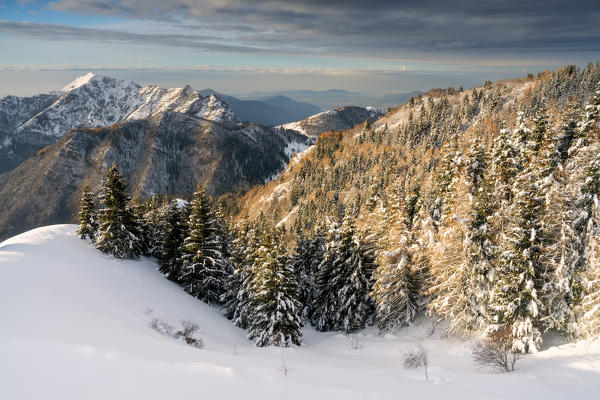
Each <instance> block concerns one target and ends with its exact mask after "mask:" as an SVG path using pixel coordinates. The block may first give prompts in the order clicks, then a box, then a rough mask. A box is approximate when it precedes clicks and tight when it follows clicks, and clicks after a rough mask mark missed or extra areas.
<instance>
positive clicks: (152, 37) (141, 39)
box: [0, 20, 273, 53]
mask: <svg viewBox="0 0 600 400" xmlns="http://www.w3.org/2000/svg"><path fill="white" fill-rule="evenodd" d="M0 32H3V33H8V34H13V35H21V36H29V37H34V38H40V39H50V40H75V41H89V42H109V43H126V44H131V43H133V44H150V45H159V46H171V47H185V48H192V49H199V50H207V51H221V52H233V53H252V52H254V53H271V52H272V51H273V50H272V49H269V48H260V47H256V46H250V45H243V44H228V43H225V42H224V41H223V39H222V38H220V37H217V36H206V35H198V34H147V33H132V32H123V31H117V30H109V29H95V28H81V27H75V26H70V25H57V24H40V23H31V22H20V21H2V20H0Z"/></svg>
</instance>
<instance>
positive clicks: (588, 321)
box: [576, 235, 600, 340]
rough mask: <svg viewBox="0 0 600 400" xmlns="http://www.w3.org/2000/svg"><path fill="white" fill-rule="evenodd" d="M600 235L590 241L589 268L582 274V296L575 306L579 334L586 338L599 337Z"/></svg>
mask: <svg viewBox="0 0 600 400" xmlns="http://www.w3.org/2000/svg"><path fill="white" fill-rule="evenodd" d="M599 245H600V236H598V235H595V236H594V237H593V239H592V240H591V242H590V248H589V251H590V254H589V261H590V266H589V268H588V269H587V270H586V271H585V272H583V274H582V289H583V296H582V299H581V304H580V305H579V306H578V307H577V309H576V310H577V314H578V315H579V320H578V328H579V332H578V333H579V335H580V336H581V337H584V338H587V339H592V340H593V339H597V338H599V337H600V252H599V250H600V246H599Z"/></svg>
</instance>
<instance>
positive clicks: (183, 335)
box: [150, 318, 204, 349]
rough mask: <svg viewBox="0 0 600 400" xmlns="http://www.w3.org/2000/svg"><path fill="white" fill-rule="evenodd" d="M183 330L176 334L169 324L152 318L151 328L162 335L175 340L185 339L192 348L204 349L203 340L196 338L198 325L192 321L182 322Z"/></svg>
mask: <svg viewBox="0 0 600 400" xmlns="http://www.w3.org/2000/svg"><path fill="white" fill-rule="evenodd" d="M181 325H182V328H181V329H180V330H178V331H176V332H175V333H173V331H174V330H175V328H174V327H173V326H171V325H169V324H168V323H167V322H165V321H163V320H161V319H159V318H152V320H151V321H150V328H152V329H154V330H155V331H157V332H159V333H161V334H162V335H165V336H169V337H172V338H175V339H183V340H184V341H185V342H186V343H187V344H189V345H190V346H193V347H196V348H198V349H202V348H203V347H204V343H203V341H202V339H201V338H196V337H194V334H195V333H196V331H198V328H199V327H198V325H197V324H195V323H193V322H190V321H181Z"/></svg>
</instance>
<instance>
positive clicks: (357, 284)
mask: <svg viewBox="0 0 600 400" xmlns="http://www.w3.org/2000/svg"><path fill="white" fill-rule="evenodd" d="M345 223H346V224H347V225H349V226H348V227H347V228H346V229H345V226H344V224H342V241H341V245H342V246H343V245H344V244H345V243H346V241H345V238H346V237H347V238H349V239H350V238H351V239H352V242H350V245H351V247H350V249H351V253H352V254H351V255H350V258H349V259H346V260H343V259H342V258H340V262H341V265H340V268H339V271H340V272H341V273H342V274H343V275H345V276H344V278H345V279H344V281H345V282H344V285H343V286H342V289H341V290H340V291H339V292H338V295H339V298H340V299H339V305H340V308H339V309H338V312H337V315H336V320H337V325H338V328H337V329H339V330H343V331H344V332H352V331H355V330H357V329H362V328H364V327H365V326H367V325H370V324H372V323H373V321H374V318H373V317H374V304H373V300H372V298H371V296H370V293H371V290H372V284H371V278H372V276H373V271H374V270H375V245H374V241H373V238H372V237H371V236H369V235H368V234H362V235H361V234H359V233H356V232H355V231H354V228H353V226H352V223H353V222H352V221H351V220H350V219H346V221H345ZM343 254H345V252H344V251H341V252H340V255H343Z"/></svg>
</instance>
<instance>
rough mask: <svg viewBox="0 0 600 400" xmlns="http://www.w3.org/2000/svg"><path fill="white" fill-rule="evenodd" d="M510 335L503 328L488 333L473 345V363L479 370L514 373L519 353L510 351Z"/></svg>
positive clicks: (511, 340)
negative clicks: (487, 369)
mask: <svg viewBox="0 0 600 400" xmlns="http://www.w3.org/2000/svg"><path fill="white" fill-rule="evenodd" d="M512 342H513V339H512V333H511V331H510V329H508V328H506V327H504V328H500V329H497V330H494V331H490V332H489V333H488V334H487V335H486V336H485V338H483V339H481V340H478V341H477V342H475V344H473V361H474V362H475V365H477V366H478V367H481V368H489V369H492V370H496V371H501V372H511V371H514V369H515V365H516V364H517V361H519V359H520V358H521V356H522V354H521V353H515V352H513V351H512Z"/></svg>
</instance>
